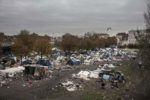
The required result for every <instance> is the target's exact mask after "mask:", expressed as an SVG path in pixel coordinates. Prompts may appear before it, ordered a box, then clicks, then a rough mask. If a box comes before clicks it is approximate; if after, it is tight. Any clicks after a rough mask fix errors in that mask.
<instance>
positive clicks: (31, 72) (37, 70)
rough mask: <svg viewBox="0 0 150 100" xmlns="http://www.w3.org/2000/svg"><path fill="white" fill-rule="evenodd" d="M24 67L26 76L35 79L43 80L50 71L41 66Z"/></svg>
mask: <svg viewBox="0 0 150 100" xmlns="http://www.w3.org/2000/svg"><path fill="white" fill-rule="evenodd" d="M24 67H25V70H24V74H25V76H27V77H28V76H34V78H35V79H41V78H42V77H44V76H45V75H46V71H47V69H48V67H46V66H40V65H26V66H24Z"/></svg>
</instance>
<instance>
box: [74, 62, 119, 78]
mask: <svg viewBox="0 0 150 100" xmlns="http://www.w3.org/2000/svg"><path fill="white" fill-rule="evenodd" d="M115 67H116V66H114V65H113V64H104V65H103V66H99V68H97V69H96V70H93V71H89V70H86V71H83V70H81V71H80V72H79V73H77V74H72V77H73V78H80V79H84V80H90V79H91V78H99V73H100V72H102V71H104V70H106V69H114V68H115Z"/></svg>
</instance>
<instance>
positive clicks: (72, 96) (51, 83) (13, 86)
mask: <svg viewBox="0 0 150 100" xmlns="http://www.w3.org/2000/svg"><path fill="white" fill-rule="evenodd" d="M73 67H74V68H73V69H70V70H63V71H61V70H54V71H53V74H52V77H51V78H45V79H42V80H40V81H32V82H27V81H25V80H24V79H23V78H19V79H14V80H13V81H12V82H10V84H9V85H8V86H5V87H0V100H82V97H83V96H84V95H88V94H91V93H103V94H107V93H113V94H115V93H117V94H118V93H119V91H120V90H119V89H109V88H108V89H106V90H103V89H102V88H101V83H100V82H99V79H91V80H89V81H85V80H82V79H73V78H72V77H71V76H72V74H73V73H78V72H79V71H80V70H86V69H87V70H95V69H97V67H98V64H97V65H89V66H85V65H81V66H73ZM67 79H69V80H73V81H75V82H79V83H81V84H82V85H83V89H81V90H77V91H74V92H69V91H67V90H66V89H65V88H63V87H62V86H60V83H61V82H63V81H65V80H67ZM108 87H109V84H108ZM120 87H122V86H120ZM106 91H107V92H106ZM114 96H115V95H114ZM108 100H109V99H108ZM110 100H111V99H110Z"/></svg>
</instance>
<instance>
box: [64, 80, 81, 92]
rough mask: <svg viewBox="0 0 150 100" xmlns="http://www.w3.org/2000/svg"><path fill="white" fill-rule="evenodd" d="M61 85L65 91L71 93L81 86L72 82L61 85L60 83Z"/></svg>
mask: <svg viewBox="0 0 150 100" xmlns="http://www.w3.org/2000/svg"><path fill="white" fill-rule="evenodd" d="M61 84H62V86H63V87H64V88H66V89H67V91H71V92H72V91H76V90H78V89H80V88H82V86H81V85H79V84H76V83H74V82H73V81H66V82H63V83H61Z"/></svg>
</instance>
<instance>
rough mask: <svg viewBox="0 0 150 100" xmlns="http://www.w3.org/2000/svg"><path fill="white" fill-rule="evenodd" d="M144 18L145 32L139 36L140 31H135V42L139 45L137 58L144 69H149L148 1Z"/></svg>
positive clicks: (149, 16) (149, 19) (149, 24)
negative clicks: (136, 36) (136, 34)
mask: <svg viewBox="0 0 150 100" xmlns="http://www.w3.org/2000/svg"><path fill="white" fill-rule="evenodd" d="M144 17H145V22H146V32H145V33H144V34H141V33H140V31H137V33H138V38H137V40H138V42H139V45H140V51H139V56H140V58H141V60H142V62H143V64H144V67H145V69H150V61H149V60H150V1H149V2H148V4H147V12H145V14H144Z"/></svg>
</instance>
